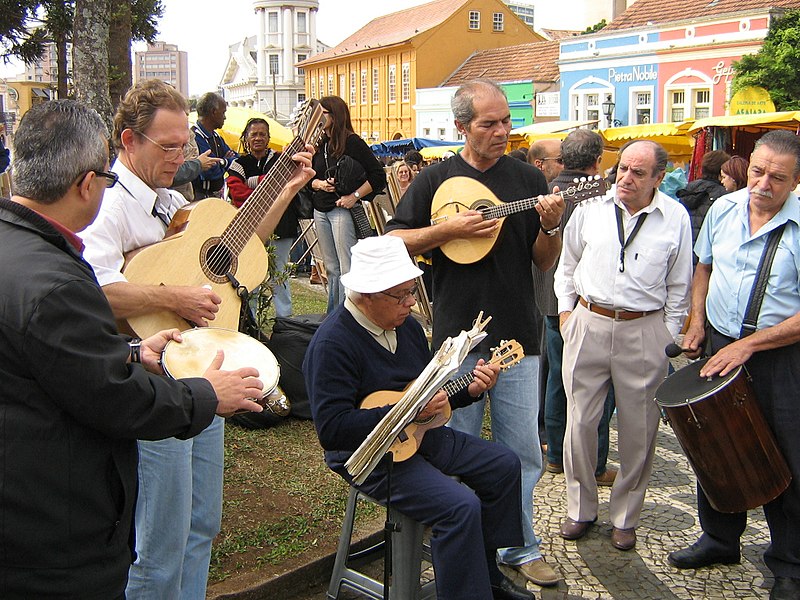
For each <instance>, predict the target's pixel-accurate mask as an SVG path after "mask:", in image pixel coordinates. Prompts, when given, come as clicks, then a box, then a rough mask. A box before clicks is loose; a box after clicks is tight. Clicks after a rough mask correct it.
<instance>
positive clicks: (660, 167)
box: [617, 140, 669, 175]
mask: <svg viewBox="0 0 800 600" xmlns="http://www.w3.org/2000/svg"><path fill="white" fill-rule="evenodd" d="M634 144H648V145H650V147H651V148H653V154H654V155H655V159H656V166H655V167H654V168H653V175H658V174H659V173H661V172H663V171H666V170H667V162H669V154H667V151H666V150H664V147H663V146H662V145H661V144H659V143H656V142H654V141H652V140H631V141H629V142H627V143H626V144H625V145H624V146H622V148H620V149H619V156H620V157H621V156H622V153H623V152H625V150H627V149H628V148H630V147H631V146H633V145H634ZM617 162H619V161H617Z"/></svg>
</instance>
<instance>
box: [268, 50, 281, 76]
mask: <svg viewBox="0 0 800 600" xmlns="http://www.w3.org/2000/svg"><path fill="white" fill-rule="evenodd" d="M279 59H280V57H279V56H278V55H277V54H270V55H269V74H270V75H278V74H279V73H280V69H279V66H280V60H279Z"/></svg>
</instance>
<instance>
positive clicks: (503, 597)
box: [492, 577, 536, 600]
mask: <svg viewBox="0 0 800 600" xmlns="http://www.w3.org/2000/svg"><path fill="white" fill-rule="evenodd" d="M492 598H494V600H534V598H536V596H534V595H533V592H531V591H528V590H527V589H526V588H524V587H520V586H518V585H517V584H516V583H514V582H513V581H511V580H510V579H509V578H508V577H503V579H501V580H500V583H499V585H493V586H492Z"/></svg>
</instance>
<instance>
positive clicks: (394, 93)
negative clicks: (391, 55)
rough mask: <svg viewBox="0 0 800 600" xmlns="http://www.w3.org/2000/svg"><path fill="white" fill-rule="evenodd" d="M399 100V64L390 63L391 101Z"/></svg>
mask: <svg viewBox="0 0 800 600" xmlns="http://www.w3.org/2000/svg"><path fill="white" fill-rule="evenodd" d="M396 100H397V65H389V102H394V101H396Z"/></svg>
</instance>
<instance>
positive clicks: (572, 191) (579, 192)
mask: <svg viewBox="0 0 800 600" xmlns="http://www.w3.org/2000/svg"><path fill="white" fill-rule="evenodd" d="M610 187H611V186H610V185H609V183H608V181H606V179H605V178H604V177H601V176H600V175H589V176H588V177H576V178H575V179H573V180H572V185H571V186H569V187H568V188H567V189H565V190H562V191H560V192H558V193H559V194H560V195H561V197H562V198H564V200H569V201H570V202H573V203H575V204H577V203H579V202H584V201H586V200H592V199H595V198H602V197H603V196H605V195H606V192H608V190H609V189H610Z"/></svg>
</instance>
